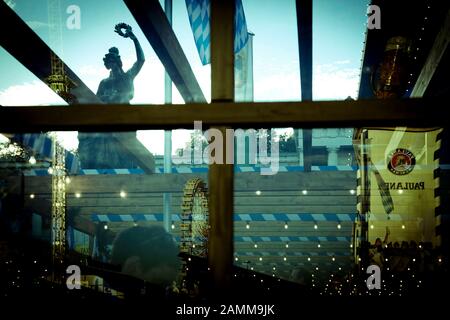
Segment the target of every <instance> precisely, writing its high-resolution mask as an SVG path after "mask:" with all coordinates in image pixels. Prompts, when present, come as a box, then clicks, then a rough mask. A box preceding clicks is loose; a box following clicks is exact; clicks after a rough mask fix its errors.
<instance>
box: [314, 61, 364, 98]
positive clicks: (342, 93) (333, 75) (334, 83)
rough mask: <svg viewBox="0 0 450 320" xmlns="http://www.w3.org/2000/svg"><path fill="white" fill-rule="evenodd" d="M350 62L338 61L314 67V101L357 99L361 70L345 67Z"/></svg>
mask: <svg viewBox="0 0 450 320" xmlns="http://www.w3.org/2000/svg"><path fill="white" fill-rule="evenodd" d="M349 63H350V62H347V61H346V60H344V61H336V62H334V63H329V64H321V65H316V66H314V71H313V72H314V77H313V97H314V100H344V99H346V98H347V97H348V96H351V97H353V98H356V97H357V93H358V85H359V78H360V72H359V68H350V67H343V64H349Z"/></svg>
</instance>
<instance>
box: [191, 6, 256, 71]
mask: <svg viewBox="0 0 450 320" xmlns="http://www.w3.org/2000/svg"><path fill="white" fill-rule="evenodd" d="M186 7H187V11H188V15H189V22H190V23H191V28H192V32H193V34H194V40H195V44H196V46H197V50H198V53H199V55H200V60H201V61H202V64H203V65H206V64H208V63H211V51H210V43H211V37H210V35H211V33H210V24H209V16H210V0H186ZM234 26H235V29H234V53H238V52H239V51H241V49H242V48H243V47H244V46H245V45H246V44H247V41H248V32H247V23H246V21H245V14H244V8H243V7H242V1H241V0H236V14H235V16H234Z"/></svg>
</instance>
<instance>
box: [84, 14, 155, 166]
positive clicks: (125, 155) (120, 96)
mask: <svg viewBox="0 0 450 320" xmlns="http://www.w3.org/2000/svg"><path fill="white" fill-rule="evenodd" d="M115 32H117V33H118V34H119V35H120V36H122V37H124V38H130V39H131V40H133V42H134V46H135V48H136V56H137V61H136V62H135V63H134V64H133V66H132V67H131V68H130V70H128V71H127V72H125V71H124V70H123V69H122V60H121V59H120V55H119V49H117V48H116V47H112V48H111V49H109V52H108V53H107V54H106V55H105V57H104V58H103V62H104V64H105V67H106V68H107V69H108V70H111V72H110V74H109V77H108V78H106V79H103V80H102V81H101V82H100V85H99V87H98V90H97V96H98V97H99V99H100V100H101V101H103V102H104V103H107V104H129V103H130V101H131V99H133V96H134V85H133V81H134V78H135V77H136V75H137V74H138V73H139V71H140V70H141V68H142V65H143V64H144V61H145V58H144V52H143V51H142V48H141V45H140V44H139V41H138V40H137V38H136V36H135V35H134V33H133V31H132V29H131V27H130V26H129V25H127V24H125V23H119V24H117V25H116V26H115ZM78 140H79V145H78V154H79V158H80V162H81V167H82V168H83V169H118V168H126V169H131V168H138V167H139V165H138V164H137V162H136V159H134V157H133V156H132V155H131V154H130V153H129V152H128V151H127V150H126V149H125V148H124V143H125V144H127V145H129V146H128V147H133V148H135V149H136V148H137V149H139V150H144V149H145V148H144V147H143V146H142V145H141V144H140V143H138V140H137V139H136V133H135V132H122V133H119V132H108V133H106V132H105V133H100V132H91V133H82V132H79V133H78ZM119 140H120V142H119ZM134 144H137V146H134ZM144 151H146V152H147V153H148V151H147V150H146V149H145V150H144ZM144 151H142V153H145V152H144Z"/></svg>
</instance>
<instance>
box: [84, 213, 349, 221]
mask: <svg viewBox="0 0 450 320" xmlns="http://www.w3.org/2000/svg"><path fill="white" fill-rule="evenodd" d="M180 217H181V216H180V215H179V214H172V221H175V222H176V221H181V218H180ZM355 217H356V213H324V214H311V213H292V214H288V213H275V214H267V213H237V214H234V215H233V218H234V221H249V222H250V221H282V222H286V221H310V222H321V221H332V222H353V221H354V220H355ZM91 219H92V221H94V222H139V221H155V222H156V221H158V222H160V221H163V214H162V213H154V214H145V213H134V214H114V213H110V214H98V213H94V214H91Z"/></svg>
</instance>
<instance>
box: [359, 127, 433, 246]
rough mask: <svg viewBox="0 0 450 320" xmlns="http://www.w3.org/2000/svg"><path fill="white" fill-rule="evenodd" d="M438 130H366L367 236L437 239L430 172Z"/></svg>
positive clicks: (402, 239) (406, 239)
mask: <svg viewBox="0 0 450 320" xmlns="http://www.w3.org/2000/svg"><path fill="white" fill-rule="evenodd" d="M440 131H441V130H440V129H436V130H430V131H427V132H412V131H408V130H407V129H406V128H397V129H396V130H395V131H393V130H368V136H367V141H366V143H367V148H368V159H369V160H368V165H367V167H368V173H367V177H368V180H369V183H368V185H369V186H370V187H369V188H370V193H369V213H368V219H367V221H368V224H369V241H370V242H371V243H373V242H374V241H375V239H376V238H381V239H383V238H384V236H385V232H386V227H388V228H389V229H390V230H391V232H390V235H389V239H388V242H392V243H394V242H399V243H401V241H408V242H409V241H415V242H416V243H417V242H420V241H425V242H433V243H434V244H436V243H435V241H436V237H435V227H436V220H435V214H434V211H435V208H436V206H437V204H436V200H435V193H434V190H435V188H436V187H437V186H438V185H437V184H438V181H436V179H435V178H434V171H435V169H437V168H438V166H439V164H438V162H437V161H436V160H435V158H434V155H435V152H436V151H437V150H438V149H439V145H440V143H439V141H436V140H437V139H436V138H437V135H438V133H439V132H440Z"/></svg>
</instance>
